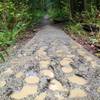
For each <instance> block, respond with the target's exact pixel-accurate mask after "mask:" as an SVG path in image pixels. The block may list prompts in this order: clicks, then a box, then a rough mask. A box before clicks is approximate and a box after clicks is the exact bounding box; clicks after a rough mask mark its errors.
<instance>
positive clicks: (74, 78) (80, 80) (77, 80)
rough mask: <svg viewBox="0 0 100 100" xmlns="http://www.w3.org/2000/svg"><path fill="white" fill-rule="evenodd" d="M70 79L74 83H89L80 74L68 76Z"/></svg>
mask: <svg viewBox="0 0 100 100" xmlns="http://www.w3.org/2000/svg"><path fill="white" fill-rule="evenodd" d="M68 80H69V81H70V82H72V83H76V84H78V85H85V84H86V83H87V81H86V80H85V79H84V78H82V77H79V76H76V75H73V76H71V77H68Z"/></svg>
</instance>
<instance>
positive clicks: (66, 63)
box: [60, 58, 73, 67]
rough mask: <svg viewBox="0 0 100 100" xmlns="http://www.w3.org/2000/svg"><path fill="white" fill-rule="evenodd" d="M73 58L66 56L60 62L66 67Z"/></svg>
mask: <svg viewBox="0 0 100 100" xmlns="http://www.w3.org/2000/svg"><path fill="white" fill-rule="evenodd" d="M72 61H73V60H72V59H71V58H64V59H63V60H62V61H60V64H61V65H62V66H64V67H66V66H67V65H69V64H70V63H71V62H72Z"/></svg>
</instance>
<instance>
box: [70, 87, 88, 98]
mask: <svg viewBox="0 0 100 100" xmlns="http://www.w3.org/2000/svg"><path fill="white" fill-rule="evenodd" d="M85 96H87V93H86V92H85V91H84V90H82V89H79V88H75V89H72V90H70V96H69V98H82V97H85Z"/></svg>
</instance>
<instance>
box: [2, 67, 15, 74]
mask: <svg viewBox="0 0 100 100" xmlns="http://www.w3.org/2000/svg"><path fill="white" fill-rule="evenodd" d="M4 73H5V74H13V73H14V72H13V70H12V69H11V68H8V69H7V70H6V71H4Z"/></svg>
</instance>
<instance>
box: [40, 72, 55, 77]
mask: <svg viewBox="0 0 100 100" xmlns="http://www.w3.org/2000/svg"><path fill="white" fill-rule="evenodd" d="M40 74H41V75H43V76H47V77H49V78H54V73H53V72H52V71H51V70H42V71H41V72H40Z"/></svg>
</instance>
